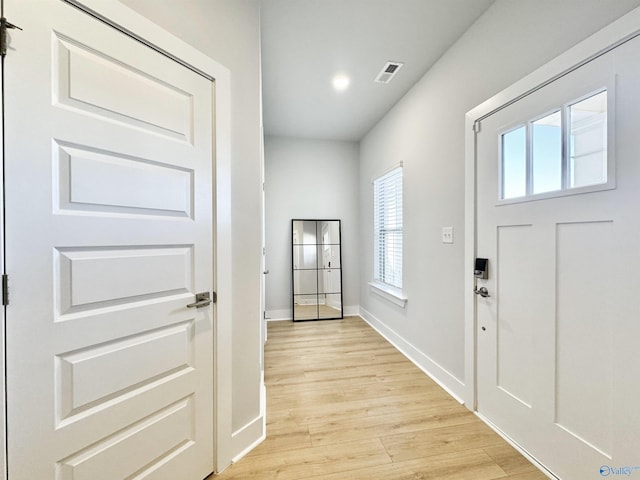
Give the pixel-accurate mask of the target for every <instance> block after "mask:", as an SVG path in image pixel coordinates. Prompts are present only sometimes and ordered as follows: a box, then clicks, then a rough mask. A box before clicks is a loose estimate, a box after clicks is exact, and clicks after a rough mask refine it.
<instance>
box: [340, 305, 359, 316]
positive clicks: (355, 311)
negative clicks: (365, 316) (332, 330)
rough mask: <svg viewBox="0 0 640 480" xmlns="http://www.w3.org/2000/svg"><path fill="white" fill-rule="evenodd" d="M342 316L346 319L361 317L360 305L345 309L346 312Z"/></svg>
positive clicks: (349, 306)
mask: <svg viewBox="0 0 640 480" xmlns="http://www.w3.org/2000/svg"><path fill="white" fill-rule="evenodd" d="M342 314H343V315H344V316H345V317H359V316H360V305H347V306H346V307H344V311H343V312H342Z"/></svg>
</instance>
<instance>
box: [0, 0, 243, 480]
mask: <svg viewBox="0 0 640 480" xmlns="http://www.w3.org/2000/svg"><path fill="white" fill-rule="evenodd" d="M60 1H63V2H65V3H67V4H70V5H73V6H76V7H78V8H81V9H82V10H85V11H87V12H88V13H89V14H92V15H94V16H95V17H97V18H98V19H100V20H103V21H106V22H107V23H109V24H110V25H112V26H113V27H115V28H117V29H119V30H121V31H122V32H123V33H125V34H127V35H129V36H132V37H133V38H135V39H136V40H139V41H142V42H143V43H146V44H147V45H149V46H150V47H151V48H154V49H155V50H157V51H158V52H160V53H161V54H164V55H167V56H169V57H172V58H173V59H174V60H176V61H178V62H179V63H182V64H183V65H184V66H185V67H187V68H190V69H192V70H195V71H197V72H198V73H200V74H204V75H205V76H208V77H210V78H212V79H213V81H212V88H214V95H213V98H214V105H212V108H213V117H214V125H215V130H214V131H215V134H214V136H213V149H212V151H213V156H214V158H212V161H213V176H214V178H212V182H213V185H214V188H215V194H214V198H213V199H212V200H213V204H212V209H213V212H214V219H215V221H214V225H213V250H214V252H213V261H214V265H213V288H214V290H215V291H216V293H217V294H218V300H217V303H216V304H214V307H213V308H214V322H213V345H212V348H213V353H214V365H213V374H214V378H213V382H214V385H213V388H214V404H213V405H212V408H213V409H214V452H213V455H214V459H213V460H214V462H213V465H214V470H215V471H216V472H219V471H221V470H223V469H224V468H226V467H227V466H228V465H230V464H231V458H232V451H231V444H232V442H231V434H232V429H231V415H230V413H231V407H232V403H231V386H232V385H231V358H232V357H231V340H232V337H231V305H232V302H231V294H232V292H231V260H230V255H228V252H230V251H231V208H230V205H231V88H230V87H231V74H230V72H229V70H228V69H227V68H226V67H224V66H223V65H221V64H220V63H218V62H216V61H215V60H213V59H212V58H209V57H207V56H206V55H204V54H203V53H202V52H200V51H198V50H196V49H195V48H194V47H192V46H191V45H189V44H187V43H186V42H184V41H182V40H180V39H179V38H177V37H176V36H174V35H173V34H171V33H169V32H168V31H166V30H164V29H162V28H161V27H159V26H158V25H156V24H155V23H153V22H151V21H150V20H149V19H147V18H146V17H143V16H142V15H140V14H139V13H137V12H135V11H134V10H132V9H130V8H129V7H127V6H125V5H124V4H122V3H119V2H104V1H101V0H60ZM7 14H8V16H9V17H10V16H11V12H7ZM16 35H17V34H16ZM9 55H11V52H10V51H9ZM1 73H2V74H4V72H1ZM214 82H215V83H214ZM1 95H2V92H0V100H2V97H1ZM1 135H2V132H1V131H0V136H1ZM0 140H1V141H2V142H4V138H0ZM0 156H1V157H0V160H1V161H2V162H3V163H4V160H5V159H4V149H0ZM1 174H2V171H0V175H1ZM0 201H2V202H3V201H4V200H3V195H2V196H0ZM2 212H4V204H2V205H0V215H2ZM0 229H1V230H0V248H2V247H3V244H4V238H5V231H4V222H3V221H2V218H1V217H0ZM2 250H4V249H3V248H2ZM0 268H2V271H4V258H3V255H0ZM0 312H1V314H0V315H1V317H2V318H1V319H2V324H1V325H2V328H0V371H2V375H3V381H2V382H0V431H1V432H2V433H0V478H1V479H4V480H6V479H7V458H6V435H7V433H6V390H5V388H6V387H5V381H4V377H5V374H6V365H5V354H4V350H5V344H6V340H7V339H6V336H5V330H4V325H5V308H0Z"/></svg>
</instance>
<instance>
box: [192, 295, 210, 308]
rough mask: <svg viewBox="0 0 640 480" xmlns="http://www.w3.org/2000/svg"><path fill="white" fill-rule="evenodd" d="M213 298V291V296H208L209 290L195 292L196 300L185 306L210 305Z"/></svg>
mask: <svg viewBox="0 0 640 480" xmlns="http://www.w3.org/2000/svg"><path fill="white" fill-rule="evenodd" d="M214 299H215V293H214V294H213V298H211V297H210V296H209V292H201V293H196V301H195V302H193V303H190V304H188V305H187V308H202V307H206V306H208V305H211V302H213V301H214Z"/></svg>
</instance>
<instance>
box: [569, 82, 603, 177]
mask: <svg viewBox="0 0 640 480" xmlns="http://www.w3.org/2000/svg"><path fill="white" fill-rule="evenodd" d="M569 118H570V124H571V137H570V142H569V187H570V188H574V187H583V186H585V185H596V184H599V183H606V182H607V92H601V93H599V94H597V95H594V96H592V97H589V98H587V99H586V100H582V101H581V102H578V103H575V104H573V105H571V106H570V107H569Z"/></svg>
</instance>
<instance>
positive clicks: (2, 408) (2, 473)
mask: <svg viewBox="0 0 640 480" xmlns="http://www.w3.org/2000/svg"><path fill="white" fill-rule="evenodd" d="M0 65H1V66H0V75H2V77H1V78H4V71H3V68H4V62H0ZM2 100H3V98H2V91H0V101H2ZM2 105H4V101H2ZM2 114H3V115H2V118H3V119H4V112H2ZM2 134H3V129H1V128H0V141H1V142H2V145H4V137H3V136H2ZM0 160H1V161H2V165H4V148H2V149H0ZM0 182H1V183H0V185H2V187H1V188H3V189H4V178H3V171H2V169H0ZM0 229H2V230H0V252H4V251H5V250H4V239H5V231H4V192H2V195H0ZM4 271H5V264H4V255H0V273H2V272H4ZM0 321H2V324H0V325H2V326H1V327H0V372H2V375H3V381H2V382H0V384H1V385H0V430H1V431H2V433H1V436H2V437H1V438H0V478H1V479H2V480H6V479H7V475H8V473H7V416H6V413H7V391H6V373H7V370H6V365H5V358H6V353H5V345H6V329H5V325H6V320H5V308H0Z"/></svg>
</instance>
